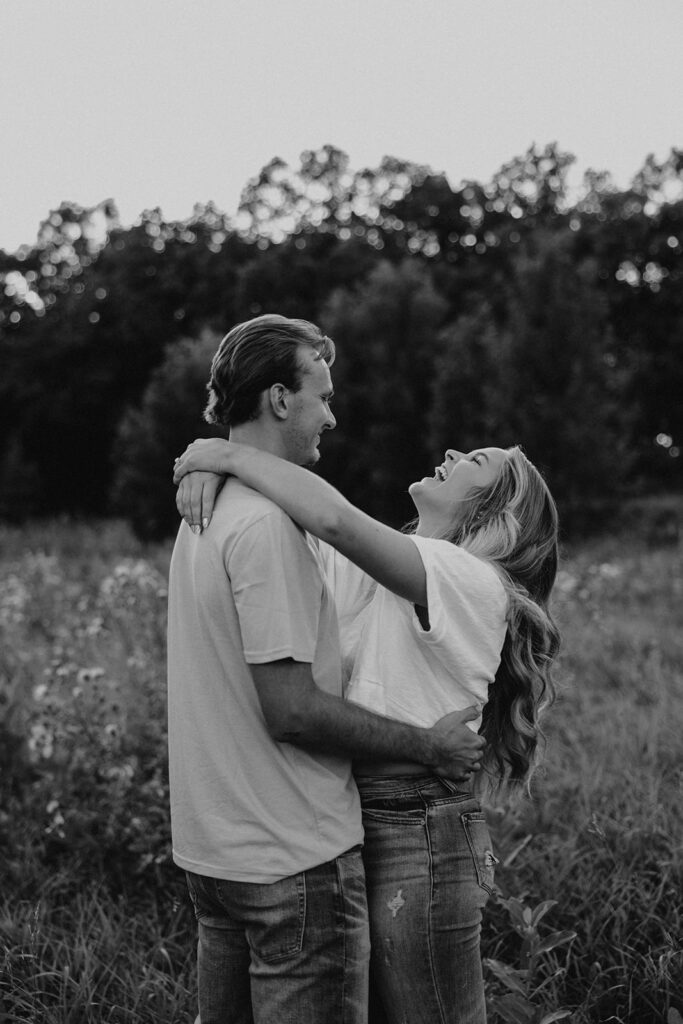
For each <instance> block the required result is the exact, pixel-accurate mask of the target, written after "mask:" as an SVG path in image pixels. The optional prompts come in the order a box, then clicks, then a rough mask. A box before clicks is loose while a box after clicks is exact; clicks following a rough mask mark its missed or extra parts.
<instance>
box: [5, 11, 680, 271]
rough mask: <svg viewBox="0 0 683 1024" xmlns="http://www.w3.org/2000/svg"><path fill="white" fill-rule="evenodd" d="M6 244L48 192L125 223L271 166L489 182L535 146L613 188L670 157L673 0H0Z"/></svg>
mask: <svg viewBox="0 0 683 1024" xmlns="http://www.w3.org/2000/svg"><path fill="white" fill-rule="evenodd" d="M0 14H1V15H2V28H1V30H0V248H4V249H5V250H6V251H13V250H15V249H16V248H17V247H18V246H20V245H22V244H32V243H34V242H35V240H36V235H37V232H38V228H39V226H40V222H41V221H42V220H43V219H45V217H47V215H48V214H49V212H50V210H52V209H55V208H56V207H57V206H59V204H60V202H62V201H63V200H69V201H72V202H76V203H78V204H80V205H81V206H93V205H95V204H97V203H98V202H100V201H101V200H103V199H107V198H113V199H114V201H115V202H116V205H117V207H118V209H119V212H120V215H121V220H122V222H123V223H124V224H125V225H128V224H131V223H133V222H134V221H135V220H136V219H137V217H138V216H139V215H140V213H142V211H143V210H145V209H149V208H152V207H156V206H160V207H161V209H162V211H163V213H164V215H165V217H166V218H167V219H169V220H175V219H178V220H183V219H185V218H187V217H190V216H191V214H192V209H193V206H194V204H195V203H196V202H207V201H209V200H213V201H214V202H215V203H216V205H217V206H218V207H219V208H220V209H221V210H223V211H224V212H225V213H228V214H231V215H232V214H234V213H235V212H236V211H237V207H238V204H239V199H240V193H241V191H242V189H243V187H244V186H245V185H246V183H247V181H248V180H249V179H250V178H252V177H254V176H255V175H257V174H258V172H259V171H260V169H261V168H262V167H263V166H264V165H265V164H267V163H268V162H269V161H270V160H271V158H273V157H275V156H278V157H281V158H282V159H283V160H285V161H286V162H287V163H289V164H290V165H292V166H297V165H298V161H299V157H300V154H301V153H302V151H303V150H305V149H316V148H318V147H320V146H322V145H324V144H326V143H329V144H331V145H334V146H336V147H338V148H340V149H342V150H344V151H345V152H346V153H347V154H348V156H349V159H350V165H351V167H352V168H353V169H361V168H363V167H376V166H377V165H378V164H379V162H380V161H381V159H382V157H383V156H395V157H399V158H402V159H406V160H412V161H415V162H416V163H420V164H427V165H428V166H429V167H431V168H432V169H433V170H434V171H439V172H443V173H445V174H446V175H447V177H448V180H449V181H450V183H451V185H453V186H456V185H457V184H458V183H459V182H461V181H462V180H464V179H474V180H477V181H480V182H482V183H484V182H486V181H489V180H490V179H491V177H492V176H493V175H494V174H495V172H496V171H497V170H499V168H500V167H501V166H502V165H503V164H504V163H506V162H507V161H509V160H511V159H512V158H513V157H515V156H518V155H521V154H523V153H524V152H525V151H526V150H527V149H528V147H529V146H530V145H532V144H534V143H535V144H537V145H539V146H545V145H546V144H547V143H549V142H557V143H558V144H559V145H560V147H561V149H562V150H564V151H568V152H570V153H572V154H574V156H575V157H576V164H575V168H574V169H573V171H572V175H571V177H570V183H571V184H573V185H574V186H576V187H578V185H579V184H580V180H581V177H582V175H583V173H584V171H585V170H586V169H587V168H589V167H592V168H594V169H596V170H608V171H610V172H611V173H612V175H613V178H614V180H615V182H616V184H617V185H618V186H620V187H625V186H626V185H628V183H629V181H630V179H631V178H632V176H633V175H634V174H635V173H636V172H637V171H638V170H639V168H640V167H641V166H642V164H643V162H644V159H645V157H646V156H647V154H648V153H654V155H655V157H656V158H657V159H664V158H665V157H666V156H667V154H668V153H669V152H670V150H671V148H672V147H674V146H676V147H679V148H680V147H683V60H682V59H681V40H682V39H683V0H514V2H513V0H0Z"/></svg>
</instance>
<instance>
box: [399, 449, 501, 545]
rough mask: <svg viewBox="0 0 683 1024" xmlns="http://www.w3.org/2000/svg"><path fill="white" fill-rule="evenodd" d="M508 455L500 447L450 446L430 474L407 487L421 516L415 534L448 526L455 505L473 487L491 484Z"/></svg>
mask: <svg viewBox="0 0 683 1024" xmlns="http://www.w3.org/2000/svg"><path fill="white" fill-rule="evenodd" d="M507 457H508V453H507V452H506V451H505V450H504V449H503V448H475V449H474V451H471V452H469V454H465V453H464V452H459V451H456V450H455V449H454V448H449V449H448V451H447V452H446V457H445V459H444V461H443V462H442V464H441V465H440V466H437V467H436V470H435V472H434V475H433V476H425V477H423V478H422V480H418V481H417V482H416V483H414V484H411V485H410V487H409V488H408V493H409V494H410V496H411V498H412V499H413V504H414V505H415V508H416V509H417V512H418V515H419V517H420V523H419V526H418V533H421V534H423V535H426V536H428V535H436V536H438V535H439V534H442V533H445V532H447V531H448V530H449V529H451V527H452V525H453V521H454V519H455V518H456V515H457V511H458V505H459V504H461V503H462V502H463V501H464V500H465V499H466V498H467V497H468V496H469V495H470V494H471V492H472V490H473V489H475V488H476V489H479V488H480V487H488V486H489V485H490V484H492V483H493V482H494V480H496V478H497V476H498V474H499V473H500V470H501V467H502V465H503V463H504V462H505V461H506V459H507Z"/></svg>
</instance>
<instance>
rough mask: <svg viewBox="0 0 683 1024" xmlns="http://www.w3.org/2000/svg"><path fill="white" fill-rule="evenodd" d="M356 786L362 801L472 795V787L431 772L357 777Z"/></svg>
mask: <svg viewBox="0 0 683 1024" xmlns="http://www.w3.org/2000/svg"><path fill="white" fill-rule="evenodd" d="M356 785H357V786H358V792H359V793H360V796H361V800H378V799H383V800H392V799H393V800H396V799H400V798H402V797H406V798H408V799H410V798H411V797H412V798H413V799H414V798H415V797H422V796H424V797H447V796H450V795H455V794H457V795H458V796H468V795H471V787H470V786H469V785H468V784H467V783H463V784H462V785H458V784H457V783H455V782H451V780H450V779H444V778H442V776H440V775H434V774H432V773H431V772H429V773H425V774H424V775H357V776H356Z"/></svg>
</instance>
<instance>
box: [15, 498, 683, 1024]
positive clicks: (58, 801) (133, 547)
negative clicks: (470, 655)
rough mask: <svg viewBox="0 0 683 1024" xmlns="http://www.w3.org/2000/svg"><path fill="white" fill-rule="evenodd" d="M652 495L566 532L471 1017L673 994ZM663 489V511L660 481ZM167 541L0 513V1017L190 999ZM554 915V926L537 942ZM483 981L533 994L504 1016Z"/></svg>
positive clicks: (680, 697)
mask: <svg viewBox="0 0 683 1024" xmlns="http://www.w3.org/2000/svg"><path fill="white" fill-rule="evenodd" d="M663 509H664V506H663V505H662V504H661V503H654V502H653V503H651V504H650V505H648V506H643V505H639V506H638V507H637V508H636V509H635V510H634V514H633V516H632V517H630V518H628V519H625V520H624V521H628V522H629V523H630V530H629V532H628V533H620V532H619V530H618V529H616V527H615V528H613V529H612V530H611V532H610V534H609V536H608V537H606V538H603V539H600V540H598V539H595V540H593V541H592V542H591V543H590V544H583V545H582V546H581V547H577V548H576V549H574V550H572V551H571V552H568V553H567V554H566V556H565V559H564V562H563V567H562V571H561V573H560V576H559V579H558V584H557V587H556V599H555V605H556V608H555V611H556V615H557V617H558V619H559V622H560V624H561V628H562V632H563V654H562V656H561V663H560V668H559V676H560V680H559V681H560V684H561V699H560V701H559V703H558V704H557V705H556V707H555V709H554V710H553V713H552V715H551V716H550V718H549V721H548V723H547V731H548V751H547V757H546V765H545V768H544V770H543V772H542V773H539V775H538V777H537V778H536V779H535V782H534V786H533V798H532V799H531V800H526V801H524V802H522V803H521V804H518V805H516V806H515V807H508V806H505V805H503V806H500V807H489V808H487V815H488V818H489V821H490V826H491V831H492V835H493V839H494V844H495V849H496V854H497V856H498V858H499V860H500V864H499V866H498V869H497V885H498V887H499V898H498V899H496V900H492V901H490V904H489V906H488V908H487V911H486V915H485V921H484V931H483V937H482V942H483V947H482V948H483V955H484V957H485V959H486V961H487V962H488V963H489V966H490V970H489V971H487V996H488V999H489V1005H490V1011H489V1017H490V1021H491V1024H501V1022H502V1021H508V1020H510V1019H519V1020H522V1021H527V1020H538V1019H542V1018H543V1016H544V1015H547V1014H550V1015H552V1014H554V1013H555V1014H556V1013H560V1012H562V1011H561V1010H560V1007H565V1008H568V1009H571V1019H572V1021H574V1022H575V1024H600V1022H602V1021H607V1020H614V1021H615V1022H616V1024H619V1022H621V1024H642V1022H643V1021H648V1022H652V1024H664V1022H665V1021H667V1022H668V1024H675V1021H676V1020H677V1017H676V1014H680V1013H681V1011H683V1003H682V1002H681V992H683V950H682V948H681V935H683V917H682V911H681V902H680V892H681V889H682V888H683V861H682V860H681V855H682V850H683V843H682V842H681V838H682V836H683V817H682V813H681V802H680V786H681V782H682V780H683V761H682V760H681V747H680V733H681V728H682V727H683V703H682V701H683V674H682V668H681V666H682V665H683V640H682V638H681V633H680V629H679V628H678V625H679V624H678V620H677V615H678V609H679V608H680V602H681V598H682V597H683V589H682V584H681V580H682V579H683V572H682V571H681V570H682V568H683V566H682V563H681V559H682V554H681V550H680V546H679V544H678V539H677V537H676V536H675V535H674V534H672V533H670V532H669V530H668V528H667V526H666V522H667V520H666V519H665V517H663V516H662V514H661V513H662V510H663ZM666 511H667V512H670V513H671V515H675V516H677V517H678V520H679V521H680V516H681V513H682V511H683V510H682V509H681V501H680V497H679V498H672V499H670V500H669V501H668V502H667V505H666ZM636 531H639V532H636ZM169 556H170V551H169V548H168V545H166V544H165V545H163V546H150V545H146V544H142V543H141V542H140V541H137V540H136V539H135V538H134V537H133V536H131V534H130V533H129V531H128V530H127V529H125V528H124V527H123V525H122V524H121V523H107V524H106V526H102V525H92V526H91V525H87V524H84V523H81V524H73V523H69V522H67V521H64V522H45V523H41V524H35V525H34V526H31V527H28V528H25V529H23V530H19V529H14V528H9V527H4V528H0V567H1V571H2V577H3V580H4V585H3V590H2V593H1V594H0V732H1V733H2V736H1V737H0V758H1V759H2V763H0V883H2V884H1V885H0V891H1V893H2V895H1V896H0V979H1V980H0V999H1V1000H2V1002H0V1007H2V1010H3V1011H4V1013H5V1015H6V1016H7V1018H8V1020H13V1019H14V1020H41V1021H45V1022H46V1024H65V1022H68V1021H74V1022H76V1021H92V1022H99V1021H106V1022H108V1024H124V1022H131V1024H135V1022H139V1024H146V1022H147V1021H149V1020H152V1019H163V1020H169V1021H178V1022H180V1021H181V1020H184V1019H188V1018H189V1019H192V1014H193V1013H194V1009H193V1002H194V1000H195V995H194V981H193V979H194V947H195V932H194V924H193V921H192V915H191V911H190V907H189V903H188V900H187V898H186V895H185V893H184V889H183V881H182V876H181V874H180V872H178V871H177V869H175V868H174V867H173V866H172V865H171V863H170V842H169V824H168V817H167V791H166V775H165V709H164V690H165V682H164V665H165V593H164V590H165V579H166V574H167V567H168V561H169ZM567 932H573V933H576V937H575V938H574V940H573V942H572V943H571V947H570V946H569V943H568V942H566V943H564V944H562V943H561V944H560V945H558V946H556V947H555V948H554V949H552V950H551V949H548V948H547V945H548V943H549V942H551V941H552V942H553V943H554V942H555V940H556V939H557V933H559V934H560V936H562V933H567ZM522 933H523V934H522ZM554 933H555V937H554V938H552V939H551V937H552V936H553V934H554ZM525 943H526V944H525ZM544 943H545V947H546V948H545V949H544ZM527 951H528V952H531V953H532V956H531V959H530V958H529V957H528V956H526V952H527ZM494 962H495V964H496V966H495V967H493V966H492V964H493V963H494ZM3 986H4V987H3ZM520 988H521V989H522V991H521V992H520V991H519V989H520ZM506 990H507V994H510V995H517V996H518V997H519V999H518V1000H517V1001H516V1006H517V1008H518V1010H519V1006H520V1005H522V1003H521V1000H522V998H523V999H524V1000H525V1001H526V1003H527V1004H530V1005H531V1007H532V1008H533V1013H534V1014H535V1015H536V1017H535V1018H534V1016H529V1014H530V1013H531V1012H532V1011H531V1010H529V1009H528V1007H527V1008H525V1009H524V1011H521V1010H519V1013H520V1014H522V1016H521V1017H520V1016H519V1015H518V1017H517V1018H511V1016H510V1014H511V1013H512V1012H513V1011H512V1010H511V1009H510V1006H511V1004H510V1000H508V1003H507V1004H506V1003H505V1002H503V1003H502V1004H501V1003H500V1002H497V1001H499V1000H501V999H503V998H504V996H505V994H506ZM501 1006H502V1009H501ZM506 1006H507V1009H506ZM506 1014H507V1016H506ZM523 1014H526V1016H524V1015H523ZM546 1019H547V1020H550V1019H552V1016H551V1017H550V1018H546ZM555 1019H560V1018H558V1017H555Z"/></svg>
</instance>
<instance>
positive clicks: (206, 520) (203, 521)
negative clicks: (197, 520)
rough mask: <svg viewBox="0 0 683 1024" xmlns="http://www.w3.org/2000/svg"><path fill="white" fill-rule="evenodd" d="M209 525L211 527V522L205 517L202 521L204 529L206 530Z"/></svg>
mask: <svg viewBox="0 0 683 1024" xmlns="http://www.w3.org/2000/svg"><path fill="white" fill-rule="evenodd" d="M208 525H209V520H208V517H206V516H205V517H204V519H202V526H203V527H204V529H206V528H207V526H208Z"/></svg>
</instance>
